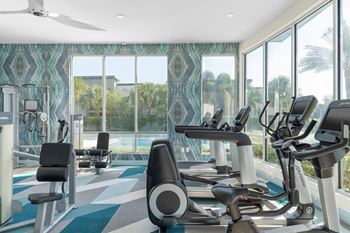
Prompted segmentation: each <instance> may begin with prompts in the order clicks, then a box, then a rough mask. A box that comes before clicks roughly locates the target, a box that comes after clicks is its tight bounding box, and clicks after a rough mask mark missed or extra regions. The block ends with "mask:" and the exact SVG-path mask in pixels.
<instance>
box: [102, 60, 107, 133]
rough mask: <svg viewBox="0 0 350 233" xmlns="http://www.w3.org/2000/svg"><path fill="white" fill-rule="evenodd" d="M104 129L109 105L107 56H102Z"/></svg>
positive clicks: (103, 129) (105, 128)
mask: <svg viewBox="0 0 350 233" xmlns="http://www.w3.org/2000/svg"><path fill="white" fill-rule="evenodd" d="M102 87H103V91H102V93H103V94H102V131H103V132H106V130H107V127H106V122H107V119H106V116H107V114H106V105H107V103H106V102H107V83H106V56H103V57H102Z"/></svg>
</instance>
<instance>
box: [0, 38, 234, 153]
mask: <svg viewBox="0 0 350 233" xmlns="http://www.w3.org/2000/svg"><path fill="white" fill-rule="evenodd" d="M238 48H239V44H238V43H225V44H221V43H220V44H146V45H115V44H105V45H100V44H81V45H80V44H79V45H78V44H74V45H69V44H67V45H66V44H40V45H38V44H0V84H5V83H6V84H15V85H20V84H24V83H33V84H36V85H46V84H47V85H49V86H50V102H51V103H50V110H51V111H50V124H51V138H52V139H53V138H56V133H57V132H56V129H57V124H56V122H57V119H63V118H65V119H69V118H68V114H69V83H70V82H69V69H70V61H71V57H72V56H73V55H140V56H141V55H143V56H145V55H167V56H168V97H169V98H168V99H169V103H168V135H169V138H170V139H171V141H172V142H173V143H174V149H175V151H176V154H178V155H180V154H181V156H182V158H181V159H189V160H198V159H201V153H200V143H199V142H198V141H196V140H189V139H187V138H186V137H184V136H183V135H178V134H176V133H175V132H174V126H175V125H177V124H184V125H187V124H189V125H196V124H198V123H199V122H200V119H201V57H202V56H203V55H213V56H215V55H220V54H222V55H233V56H235V57H236V81H237V82H238V65H239V62H238V51H239V49H238ZM29 95H32V97H35V95H36V94H35V93H29ZM237 98H238V97H237ZM20 135H21V137H22V139H23V140H31V139H30V138H29V137H28V136H27V134H26V132H21V133H20ZM183 147H187V148H189V151H188V152H186V153H180V152H181V148H183Z"/></svg>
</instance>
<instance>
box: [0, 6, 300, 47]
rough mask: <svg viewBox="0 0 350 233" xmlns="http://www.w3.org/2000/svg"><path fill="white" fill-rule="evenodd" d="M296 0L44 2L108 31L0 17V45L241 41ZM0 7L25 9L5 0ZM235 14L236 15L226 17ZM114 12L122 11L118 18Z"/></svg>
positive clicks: (30, 17) (45, 20)
mask: <svg viewBox="0 0 350 233" xmlns="http://www.w3.org/2000/svg"><path fill="white" fill-rule="evenodd" d="M295 1H296V0H172V1H171V0H46V1H44V2H45V8H46V9H47V10H48V11H50V12H53V13H61V14H65V15H68V16H71V17H72V18H74V19H77V20H81V21H84V22H87V23H90V24H93V25H95V26H98V27H102V28H104V29H106V31H102V32H101V31H88V30H83V29H75V28H71V27H69V26H65V25H61V24H59V23H57V22H55V21H53V20H50V19H48V18H39V17H35V16H33V15H29V14H28V15H27V14H25V15H21V14H17V15H0V43H121V42H127V43H186V42H197V43H205V42H238V41H242V40H244V39H245V38H247V37H248V36H250V35H252V34H253V33H254V32H256V31H257V30H258V29H260V28H261V27H262V26H264V25H265V24H267V23H268V22H269V21H271V20H272V19H274V18H275V17H276V16H278V15H279V14H281V13H282V12H283V11H284V10H285V9H286V8H288V7H289V6H290V5H291V4H293V3H294V2H295ZM0 4H1V5H0V11H6V10H17V9H18V10H19V9H25V8H27V5H28V4H27V0H1V3H0ZM229 12H233V13H234V16H233V17H232V18H226V17H225V15H226V14H227V13H229ZM116 14H124V15H125V16H126V18H125V19H118V18H117V17H116Z"/></svg>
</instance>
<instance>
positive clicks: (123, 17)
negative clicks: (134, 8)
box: [117, 14, 125, 19]
mask: <svg viewBox="0 0 350 233" xmlns="http://www.w3.org/2000/svg"><path fill="white" fill-rule="evenodd" d="M117 18H118V19H125V15H123V14H117Z"/></svg>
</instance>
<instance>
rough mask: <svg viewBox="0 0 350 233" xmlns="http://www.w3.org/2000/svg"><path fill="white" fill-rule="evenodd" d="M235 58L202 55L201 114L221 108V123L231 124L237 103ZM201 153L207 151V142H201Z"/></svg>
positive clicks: (206, 152)
mask: <svg viewBox="0 0 350 233" xmlns="http://www.w3.org/2000/svg"><path fill="white" fill-rule="evenodd" d="M235 85H236V80H235V58H234V57H233V56H204V57H202V114H203V116H204V115H205V114H206V113H211V114H213V113H214V112H215V111H216V110H217V109H219V108H222V109H223V110H224V115H223V118H222V120H221V123H224V122H227V123H229V124H231V122H232V121H233V119H234V117H235V109H236V106H237V105H238V103H237V99H235V96H236V94H237V93H236V91H235V90H237V89H235ZM202 152H203V154H208V153H209V142H208V141H203V143H202Z"/></svg>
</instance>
